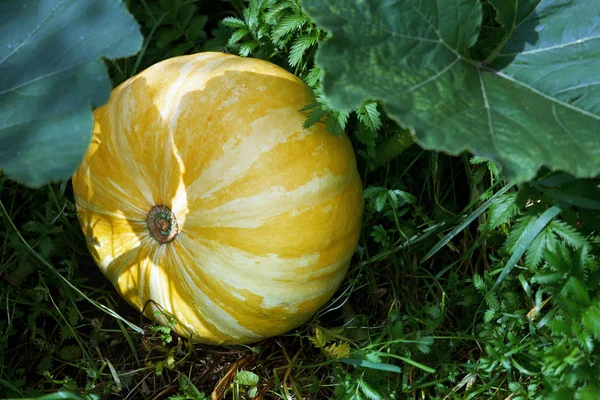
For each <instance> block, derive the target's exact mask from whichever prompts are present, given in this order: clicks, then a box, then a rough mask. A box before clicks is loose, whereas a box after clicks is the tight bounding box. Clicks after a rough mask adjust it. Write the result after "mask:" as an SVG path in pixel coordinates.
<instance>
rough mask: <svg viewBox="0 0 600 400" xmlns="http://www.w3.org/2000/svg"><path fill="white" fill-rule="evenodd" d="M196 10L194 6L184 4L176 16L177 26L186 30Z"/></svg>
mask: <svg viewBox="0 0 600 400" xmlns="http://www.w3.org/2000/svg"><path fill="white" fill-rule="evenodd" d="M197 10H198V7H197V6H195V5H194V4H186V5H184V6H183V7H181V8H179V10H178V11H177V16H178V19H179V25H180V26H182V27H183V28H186V27H187V26H188V25H189V23H190V21H191V20H192V18H194V14H195V13H196V11H197Z"/></svg>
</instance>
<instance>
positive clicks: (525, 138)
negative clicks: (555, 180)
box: [303, 0, 600, 182]
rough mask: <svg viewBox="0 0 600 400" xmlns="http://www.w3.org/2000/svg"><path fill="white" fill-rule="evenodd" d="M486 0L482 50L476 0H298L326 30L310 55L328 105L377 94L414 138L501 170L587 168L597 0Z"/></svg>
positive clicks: (599, 160)
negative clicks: (492, 22) (490, 24)
mask: <svg viewBox="0 0 600 400" xmlns="http://www.w3.org/2000/svg"><path fill="white" fill-rule="evenodd" d="M489 3H490V4H491V5H492V6H493V7H489V5H487V7H486V9H485V10H486V13H495V14H496V15H495V19H496V21H497V24H496V25H499V26H500V29H491V30H489V31H486V32H485V35H484V37H483V38H481V39H482V40H484V41H488V42H489V41H490V40H491V41H492V42H495V47H494V48H492V49H489V47H490V43H488V42H486V45H479V46H478V45H477V41H478V39H479V37H480V33H481V24H482V21H483V20H484V16H483V8H482V4H481V3H480V2H479V1H467V2H465V1H458V2H457V1H456V0H442V1H439V2H437V3H435V4H436V5H435V6H433V5H432V4H433V3H429V2H421V3H414V2H412V1H403V2H398V1H393V0H387V1H380V0H370V1H363V2H356V1H351V0H334V1H326V2H325V1H321V0H304V1H303V6H304V9H305V10H306V11H307V13H308V14H309V15H310V16H311V17H312V18H314V20H315V21H317V22H318V23H319V24H321V25H322V26H323V27H324V28H326V29H329V30H330V31H331V34H332V36H333V37H332V38H331V39H329V40H327V41H326V42H325V43H324V44H323V46H321V48H320V50H319V53H318V55H317V65H318V66H319V67H321V68H323V69H324V70H325V72H326V73H325V75H324V82H323V85H324V92H325V94H326V96H325V97H326V99H327V102H328V104H330V105H331V106H333V107H335V108H339V109H343V110H350V109H355V108H357V107H359V106H360V105H361V103H363V102H364V101H365V100H369V99H378V100H381V101H383V102H384V103H385V104H386V105H387V109H388V110H389V112H390V113H391V115H392V116H393V118H394V119H395V120H397V121H400V122H401V123H403V124H405V125H406V126H408V127H411V128H413V129H414V130H415V132H416V136H417V141H418V143H419V144H421V145H422V146H424V147H426V148H428V149H436V150H440V151H446V152H450V153H452V154H459V153H460V152H462V151H464V150H470V151H472V152H474V153H475V154H477V155H480V156H484V157H486V158H489V159H492V160H494V161H496V162H498V163H499V164H501V165H502V167H503V170H504V173H505V175H506V176H507V177H508V178H509V179H511V180H515V181H521V182H522V181H526V180H530V179H532V178H534V176H535V174H536V172H537V170H538V169H539V167H540V165H546V166H548V167H550V168H553V169H559V170H564V171H567V172H569V173H571V174H573V175H575V176H579V177H593V176H595V175H597V174H598V173H600V151H598V139H597V131H598V130H599V129H600V122H599V121H600V108H599V107H598V106H599V103H598V102H597V100H596V99H597V98H598V93H599V92H598V85H597V84H596V83H595V80H594V79H595V78H594V77H593V74H591V73H590V71H592V70H594V68H596V69H598V68H600V57H599V56H598V54H600V52H599V51H600V45H599V44H598V41H597V40H595V39H596V38H597V37H598V34H599V33H600V28H599V26H598V24H597V23H596V21H595V18H596V17H595V16H596V15H597V14H598V13H600V3H597V2H593V3H592V2H573V1H570V0H554V1H547V2H541V3H540V2H539V0H526V1H517V0H510V1H508V0H507V1H504V0H503V1H499V0H498V1H491V2H489ZM447 15H452V16H453V17H452V18H448V17H447ZM573 15H578V16H580V18H579V19H578V23H577V24H572V23H570V22H569V21H571V18H572V16H573ZM489 18H490V17H489V16H487V17H485V19H486V20H489ZM542 21H543V22H542ZM542 28H543V29H542ZM487 35H490V36H491V37H486V36H487ZM498 39H499V40H498ZM473 46H475V47H476V50H478V51H479V52H480V53H483V54H482V55H477V54H475V53H477V51H473V52H471V48H472V47H473ZM488 49H489V50H488ZM472 53H473V54H472ZM525 65H526V66H527V67H526V68H525V67H524V66H525ZM540 77H544V78H541V79H540ZM554 146H559V148H560V151H557V150H558V149H557V150H555V151H553V150H554Z"/></svg>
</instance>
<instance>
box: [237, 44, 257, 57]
mask: <svg viewBox="0 0 600 400" xmlns="http://www.w3.org/2000/svg"><path fill="white" fill-rule="evenodd" d="M258 46H259V43H258V42H247V43H244V44H243V45H241V46H240V50H239V54H240V56H242V57H248V56H249V55H250V53H252V52H253V51H254V49H256V48H257V47H258Z"/></svg>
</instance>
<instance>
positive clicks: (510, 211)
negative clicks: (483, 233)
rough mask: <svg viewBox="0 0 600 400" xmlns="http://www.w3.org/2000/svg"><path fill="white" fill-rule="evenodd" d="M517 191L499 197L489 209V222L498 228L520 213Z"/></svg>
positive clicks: (492, 226)
mask: <svg viewBox="0 0 600 400" xmlns="http://www.w3.org/2000/svg"><path fill="white" fill-rule="evenodd" d="M519 211H520V209H519V205H518V203H517V193H509V194H505V195H503V196H500V197H497V198H496V199H495V200H494V202H493V203H492V204H491V205H490V208H489V210H488V218H489V220H488V224H489V225H490V227H491V228H497V227H498V226H500V225H502V224H503V223H505V222H507V221H508V220H509V219H510V218H511V217H514V216H515V215H517V214H518V213H519Z"/></svg>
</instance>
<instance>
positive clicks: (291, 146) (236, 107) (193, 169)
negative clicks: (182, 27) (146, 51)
mask: <svg viewBox="0 0 600 400" xmlns="http://www.w3.org/2000/svg"><path fill="white" fill-rule="evenodd" d="M311 100H312V97H311V93H310V90H308V88H307V87H306V86H305V85H304V84H303V83H302V82H301V81H300V80H299V79H298V78H296V77H295V76H294V75H292V74H290V73H289V72H287V71H285V70H283V69H282V68H280V67H277V66H275V65H273V64H271V63H268V62H265V61H261V60H256V59H248V58H242V57H238V56H233V55H227V54H222V53H200V54H194V55H189V56H182V57H175V58H172V59H168V60H165V61H162V62H160V63H158V64H156V65H154V66H152V67H150V68H148V69H146V70H145V71H143V72H141V73H140V74H138V75H136V76H134V77H132V78H131V79H129V80H127V81H126V82H124V83H122V84H121V85H120V86H118V87H117V88H116V89H114V90H113V92H112V94H111V97H110V100H109V102H108V103H107V104H105V105H104V106H102V107H100V108H98V109H97V110H95V112H94V119H95V124H94V132H93V139H92V143H91V145H90V147H89V150H88V153H87V155H86V156H85V158H84V160H83V162H82V163H81V165H80V167H79V169H78V170H77V171H76V173H75V174H74V176H73V188H74V192H75V199H76V204H77V211H78V217H79V221H80V223H81V226H82V228H83V231H84V234H85V236H86V238H87V242H88V247H89V249H90V251H91V253H92V255H93V257H94V259H95V261H96V262H97V264H98V266H99V267H100V268H101V270H102V272H103V273H104V274H105V275H106V276H107V277H108V279H110V281H111V282H112V283H113V284H114V286H115V287H116V289H117V290H118V292H119V293H120V294H121V295H122V296H123V297H124V298H125V299H126V300H127V301H128V302H129V303H130V304H132V305H133V306H134V307H136V308H137V309H139V310H144V312H145V314H146V315H147V316H149V317H150V318H154V316H155V314H157V315H158V313H156V312H155V311H157V310H160V311H163V312H167V313H168V314H171V315H173V316H174V317H175V320H176V322H177V324H176V325H175V329H176V330H177V331H178V333H180V334H182V335H184V336H187V337H191V338H192V339H194V340H197V341H200V342H205V343H251V342H256V341H258V340H260V339H262V338H265V337H270V336H275V335H279V334H281V333H284V332H286V331H288V330H290V329H292V328H295V327H297V326H298V325H300V324H302V323H304V322H305V321H307V320H308V319H309V318H310V317H311V315H312V314H314V313H315V312H316V311H317V310H318V309H319V308H320V307H321V306H322V305H323V304H324V303H325V302H327V301H328V300H329V299H330V298H331V296H332V295H333V293H334V292H335V291H336V289H337V288H338V286H339V284H340V283H341V281H342V279H343V277H344V275H345V273H346V271H347V268H348V265H349V263H350V258H351V257H352V254H353V252H354V250H355V247H356V244H357V241H358V235H359V225H360V219H361V214H362V209H363V200H362V186H361V181H360V178H359V175H358V172H357V169H356V161H355V157H354V153H353V150H352V147H351V144H350V142H349V140H348V138H347V137H345V136H342V137H332V136H331V135H329V134H328V133H327V132H326V129H325V127H324V126H323V124H322V123H319V124H316V125H314V126H313V127H311V128H309V129H303V128H302V123H303V122H304V120H305V118H306V115H305V114H304V113H302V112H300V111H299V110H300V109H301V108H302V107H303V106H305V105H306V104H308V103H309V102H310V101H311ZM168 314H167V315H168ZM157 320H158V321H159V322H160V323H165V322H166V319H165V318H164V316H157Z"/></svg>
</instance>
